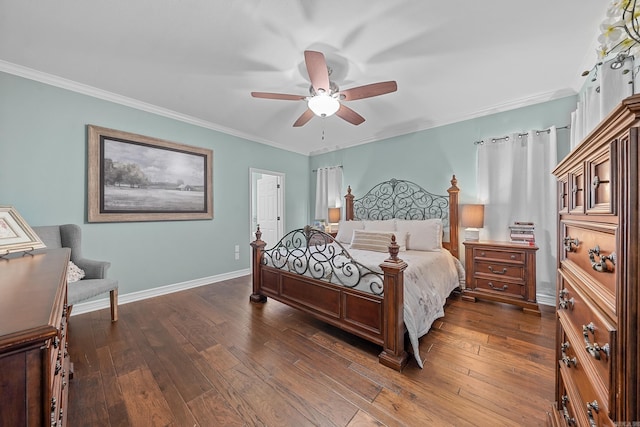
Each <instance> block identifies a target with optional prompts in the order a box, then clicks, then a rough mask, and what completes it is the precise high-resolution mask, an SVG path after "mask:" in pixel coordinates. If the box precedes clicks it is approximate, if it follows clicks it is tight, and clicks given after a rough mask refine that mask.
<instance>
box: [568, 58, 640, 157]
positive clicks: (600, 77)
mask: <svg viewBox="0 0 640 427" xmlns="http://www.w3.org/2000/svg"><path fill="white" fill-rule="evenodd" d="M615 61H616V59H612V60H610V61H606V62H604V63H603V64H602V65H597V66H596V67H595V68H594V69H593V70H592V71H591V73H590V74H589V76H588V77H587V79H589V80H588V81H587V83H586V84H585V86H584V88H583V90H582V92H581V93H580V94H579V96H578V105H577V107H576V110H575V111H574V112H573V113H571V148H573V147H575V146H576V145H578V144H579V143H580V142H582V140H583V139H584V138H585V137H586V136H587V135H588V134H589V132H591V131H592V130H593V129H594V128H595V127H596V126H597V125H598V123H600V122H601V121H602V120H603V119H604V118H605V117H606V116H607V114H609V113H610V112H611V110H613V109H614V108H615V107H616V105H618V104H619V103H620V101H622V100H623V99H625V98H626V97H628V96H631V95H633V94H634V72H633V69H634V67H637V66H638V65H640V64H635V65H634V59H633V58H628V59H626V60H625V61H624V62H623V63H622V66H621V67H620V68H611V64H614V63H615ZM635 62H638V61H635ZM635 74H638V73H635Z"/></svg>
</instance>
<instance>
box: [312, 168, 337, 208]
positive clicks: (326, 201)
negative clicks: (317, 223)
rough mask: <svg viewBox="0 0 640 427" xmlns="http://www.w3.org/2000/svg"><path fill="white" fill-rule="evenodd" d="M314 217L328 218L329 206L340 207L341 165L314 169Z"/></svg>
mask: <svg viewBox="0 0 640 427" xmlns="http://www.w3.org/2000/svg"><path fill="white" fill-rule="evenodd" d="M316 173H317V176H316V212H315V219H324V220H327V219H328V214H329V208H339V207H342V196H343V194H342V167H340V166H334V167H329V168H318V170H317V171H316Z"/></svg>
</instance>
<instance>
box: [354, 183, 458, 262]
mask: <svg viewBox="0 0 640 427" xmlns="http://www.w3.org/2000/svg"><path fill="white" fill-rule="evenodd" d="M457 183H458V180H457V179H456V176H455V175H454V176H453V178H452V179H451V187H450V188H449V189H448V190H447V192H448V193H449V195H448V196H443V195H438V194H434V193H431V192H429V191H427V190H425V189H424V188H422V187H421V186H419V185H418V184H416V183H413V182H411V181H405V180H400V179H395V178H392V179H390V180H389V181H384V182H381V183H380V184H377V185H376V186H374V187H373V188H372V189H371V190H369V191H368V192H367V194H365V195H364V196H363V197H360V198H358V199H355V197H354V196H353V195H352V194H351V187H349V188H348V189H347V195H346V196H345V199H346V203H345V211H346V212H345V218H346V219H347V220H354V219H360V220H384V219H392V218H399V219H417V220H420V219H431V218H440V219H442V223H443V227H444V230H445V234H446V235H447V236H448V237H449V242H446V243H444V245H445V247H447V249H449V251H450V252H451V253H452V254H453V255H454V256H456V257H458V193H459V192H460V189H459V188H458V187H457Z"/></svg>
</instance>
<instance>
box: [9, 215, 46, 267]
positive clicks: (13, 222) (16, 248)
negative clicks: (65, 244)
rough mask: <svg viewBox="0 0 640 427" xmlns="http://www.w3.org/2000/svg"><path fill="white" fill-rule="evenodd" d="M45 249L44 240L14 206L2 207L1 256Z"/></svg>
mask: <svg viewBox="0 0 640 427" xmlns="http://www.w3.org/2000/svg"><path fill="white" fill-rule="evenodd" d="M44 247H45V244H44V243H42V240H40V238H39V237H38V235H37V234H36V233H35V232H34V231H33V230H32V229H31V227H29V224H27V223H26V222H25V220H24V219H23V218H22V217H21V216H20V214H19V213H18V211H17V210H16V209H15V208H14V207H13V206H0V256H4V255H8V254H10V253H13V252H30V251H33V250H35V249H40V248H44Z"/></svg>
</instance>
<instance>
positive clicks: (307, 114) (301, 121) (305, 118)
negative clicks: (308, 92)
mask: <svg viewBox="0 0 640 427" xmlns="http://www.w3.org/2000/svg"><path fill="white" fill-rule="evenodd" d="M313 116H315V114H313V111H311V110H310V109H308V108H307V111H305V112H304V113H302V115H301V116H300V117H298V120H296V122H295V123H294V124H293V127H294V128H297V127H300V126H304V125H305V124H307V122H308V121H309V120H311V119H312V118H313Z"/></svg>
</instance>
